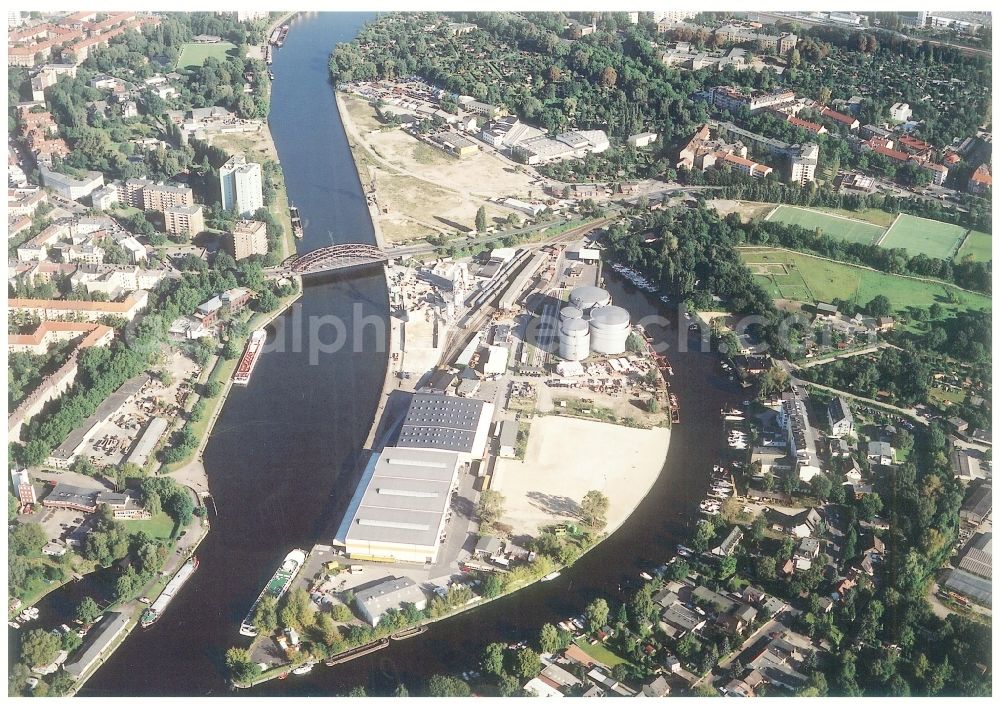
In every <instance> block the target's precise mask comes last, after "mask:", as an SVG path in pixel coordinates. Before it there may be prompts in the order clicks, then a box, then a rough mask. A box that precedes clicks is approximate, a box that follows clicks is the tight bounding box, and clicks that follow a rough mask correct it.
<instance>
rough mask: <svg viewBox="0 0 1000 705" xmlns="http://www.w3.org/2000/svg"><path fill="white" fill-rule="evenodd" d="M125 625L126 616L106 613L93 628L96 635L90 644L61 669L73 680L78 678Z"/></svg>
mask: <svg viewBox="0 0 1000 705" xmlns="http://www.w3.org/2000/svg"><path fill="white" fill-rule="evenodd" d="M126 624H128V615H125V614H122V613H121V612H109V613H107V614H106V615H105V617H104V620H103V621H102V622H101V624H99V625H98V626H97V627H96V628H95V631H96V634H94V635H92V636H91V638H90V643H89V644H87V645H85V646H84V647H83V648H82V649H80V651H79V653H78V655H77V657H76V659H74V660H73V661H72V662H71V663H67V664H66V665H65V666H63V668H65V669H66V671H67V672H68V673H69V674H70V675H71V676H73V677H74V678H79V677H80V676H81V675H83V672H84V671H86V670H87V668H88V667H89V666H90V665H91V664H93V663H94V661H96V660H97V659H98V658H100V656H101V654H103V653H104V650H105V649H106V648H107V647H108V646H109V645H110V644H111V642H112V641H114V639H115V637H117V636H118V635H119V634H121V631H122V629H124V628H125V625H126Z"/></svg>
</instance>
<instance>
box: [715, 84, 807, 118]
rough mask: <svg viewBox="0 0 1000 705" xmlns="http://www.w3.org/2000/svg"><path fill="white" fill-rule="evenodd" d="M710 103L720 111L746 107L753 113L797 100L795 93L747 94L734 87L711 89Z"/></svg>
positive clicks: (757, 92)
mask: <svg viewBox="0 0 1000 705" xmlns="http://www.w3.org/2000/svg"><path fill="white" fill-rule="evenodd" d="M707 97H708V102H709V103H711V104H712V105H714V106H715V107H717V108H719V109H720V110H729V111H736V110H739V109H740V108H743V107H746V108H747V109H748V110H750V111H751V112H753V111H755V110H762V109H764V108H772V107H775V106H778V105H782V104H783V103H790V102H791V101H793V100H795V92H794V91H773V92H770V93H766V92H762V91H753V92H747V91H745V90H743V89H739V88H733V87H732V86H716V87H714V88H711V89H709V91H708V94H707Z"/></svg>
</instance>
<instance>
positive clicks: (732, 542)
mask: <svg viewBox="0 0 1000 705" xmlns="http://www.w3.org/2000/svg"><path fill="white" fill-rule="evenodd" d="M742 538H743V530H742V529H740V527H738V526H736V527H733V530H732V531H730V532H729V534H727V535H726V538H724V539H723V540H722V543H720V544H719V545H718V546H716V547H715V548H713V549H712V555H715V556H720V557H725V556H729V555H732V553H733V551H735V550H736V547H737V546H738V545H739V543H740V539H742Z"/></svg>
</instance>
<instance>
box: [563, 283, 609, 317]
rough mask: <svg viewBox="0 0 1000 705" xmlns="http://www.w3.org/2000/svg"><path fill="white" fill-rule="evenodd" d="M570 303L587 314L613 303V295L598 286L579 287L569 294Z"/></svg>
mask: <svg viewBox="0 0 1000 705" xmlns="http://www.w3.org/2000/svg"><path fill="white" fill-rule="evenodd" d="M569 302H570V303H571V304H573V305H574V306H576V307H577V308H578V309H580V310H581V311H583V312H584V313H587V312H588V311H589V310H590V309H592V308H596V307H598V306H607V305H608V304H610V303H611V294H609V293H608V292H606V291H605V290H604V289H602V288H600V287H598V286H578V287H576V288H575V289H573V290H572V291H571V292H569Z"/></svg>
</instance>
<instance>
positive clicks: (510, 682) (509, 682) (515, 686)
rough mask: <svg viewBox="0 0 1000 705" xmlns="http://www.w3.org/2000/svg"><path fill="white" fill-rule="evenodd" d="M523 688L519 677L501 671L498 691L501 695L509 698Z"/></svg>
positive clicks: (498, 678)
mask: <svg viewBox="0 0 1000 705" xmlns="http://www.w3.org/2000/svg"><path fill="white" fill-rule="evenodd" d="M520 689H521V684H520V682H518V680H517V678H515V677H514V676H512V675H511V674H509V673H501V674H500V675H499V676H498V677H497V692H499V693H500V696H501V697H504V698H509V697H511V696H512V695H515V694H516V693H517V692H518V691H519V690H520Z"/></svg>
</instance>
